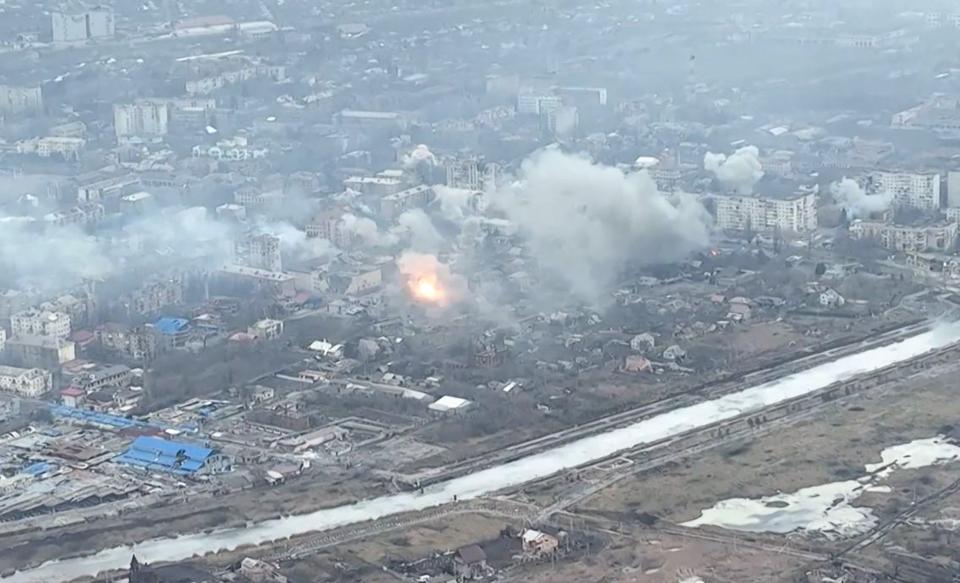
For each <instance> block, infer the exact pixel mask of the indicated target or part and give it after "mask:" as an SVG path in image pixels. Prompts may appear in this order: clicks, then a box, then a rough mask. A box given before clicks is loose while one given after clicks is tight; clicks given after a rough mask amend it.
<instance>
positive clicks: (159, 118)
mask: <svg viewBox="0 0 960 583" xmlns="http://www.w3.org/2000/svg"><path fill="white" fill-rule="evenodd" d="M169 124H170V108H169V106H168V104H167V103H165V102H161V101H151V100H148V99H141V100H137V101H135V102H134V103H118V104H116V105H114V106H113V126H114V131H115V132H116V135H117V139H118V140H123V139H125V138H131V137H151V136H165V135H167V133H168V132H169Z"/></svg>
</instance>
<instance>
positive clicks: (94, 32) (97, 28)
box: [50, 6, 116, 43]
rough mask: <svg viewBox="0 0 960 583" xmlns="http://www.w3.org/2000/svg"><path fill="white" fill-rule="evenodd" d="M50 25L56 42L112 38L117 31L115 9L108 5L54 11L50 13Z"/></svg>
mask: <svg viewBox="0 0 960 583" xmlns="http://www.w3.org/2000/svg"><path fill="white" fill-rule="evenodd" d="M50 25H51V28H52V29H53V42H55V43H78V42H85V41H88V40H96V39H104V38H112V37H113V35H114V33H115V32H116V23H115V21H114V17H113V10H112V9H111V8H110V7H108V6H97V7H95V8H90V9H87V10H79V11H63V10H58V11H54V12H51V13H50Z"/></svg>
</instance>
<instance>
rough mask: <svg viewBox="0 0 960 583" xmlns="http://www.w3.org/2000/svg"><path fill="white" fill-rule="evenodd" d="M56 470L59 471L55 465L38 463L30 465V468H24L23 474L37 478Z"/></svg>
mask: <svg viewBox="0 0 960 583" xmlns="http://www.w3.org/2000/svg"><path fill="white" fill-rule="evenodd" d="M55 469H57V466H56V465H54V464H51V463H47V462H36V463H34V464H30V465H29V466H27V467H25V468H23V472H24V473H25V474H30V475H31V476H34V477H36V476H40V475H42V474H45V473H47V472H49V471H52V470H55Z"/></svg>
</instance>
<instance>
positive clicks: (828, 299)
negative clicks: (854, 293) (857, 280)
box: [819, 288, 847, 308]
mask: <svg viewBox="0 0 960 583" xmlns="http://www.w3.org/2000/svg"><path fill="white" fill-rule="evenodd" d="M819 302H820V305H821V306H823V307H824V308H839V307H841V306H843V305H844V304H845V303H847V300H846V299H845V298H844V297H843V296H842V295H840V294H839V293H838V292H837V290H835V289H832V288H830V289H827V290H825V291H823V292H821V293H820V297H819Z"/></svg>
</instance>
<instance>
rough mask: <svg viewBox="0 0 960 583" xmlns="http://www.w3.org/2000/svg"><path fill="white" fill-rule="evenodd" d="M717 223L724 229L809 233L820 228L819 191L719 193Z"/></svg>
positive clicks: (716, 198)
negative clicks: (763, 194) (775, 194)
mask: <svg viewBox="0 0 960 583" xmlns="http://www.w3.org/2000/svg"><path fill="white" fill-rule="evenodd" d="M714 201H715V203H716V213H717V227H719V228H720V229H722V230H724V231H748V230H752V231H754V232H756V233H773V232H775V231H781V232H784V233H808V232H810V231H814V230H816V228H817V194H816V193H814V192H808V193H798V194H795V195H792V196H788V197H783V198H763V197H757V196H739V195H716V196H714Z"/></svg>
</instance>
